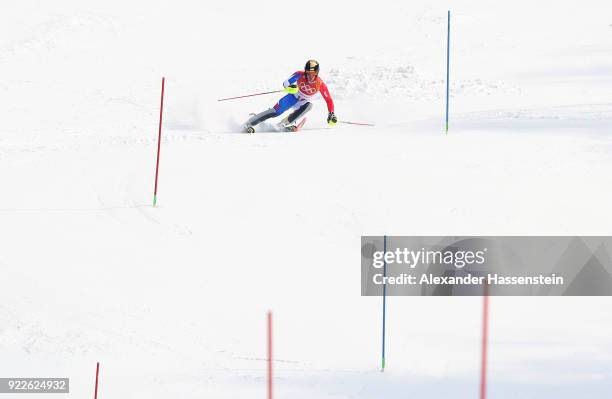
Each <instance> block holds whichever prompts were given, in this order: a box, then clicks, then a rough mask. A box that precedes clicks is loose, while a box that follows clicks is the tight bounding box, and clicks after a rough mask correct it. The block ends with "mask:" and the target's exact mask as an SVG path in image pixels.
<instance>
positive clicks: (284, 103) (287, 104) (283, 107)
mask: <svg viewBox="0 0 612 399" xmlns="http://www.w3.org/2000/svg"><path fill="white" fill-rule="evenodd" d="M296 102H297V98H296V97H295V96H294V95H293V94H287V95H286V96H285V97H283V98H281V99H280V100H279V101H278V103H276V105H274V107H272V108H270V109H267V110H265V111H263V112H260V113H259V114H257V115H253V116H252V117H250V118H249V120H248V121H247V123H246V125H247V127H252V126H255V125H258V124H260V123H261V122H263V121H265V120H266V119H270V118H274V117H276V116H279V115H281V114H282V113H283V112H285V111H287V110H288V109H289V108H291V107H293V105H295V103H296Z"/></svg>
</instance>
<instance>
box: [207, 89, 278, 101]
mask: <svg viewBox="0 0 612 399" xmlns="http://www.w3.org/2000/svg"><path fill="white" fill-rule="evenodd" d="M283 91H284V90H274V91H266V92H264V93H255V94H247V95H246V96H238V97H228V98H220V99H218V100H217V101H227V100H237V99H239V98H247V97H255V96H263V95H264V94H272V93H280V92H283Z"/></svg>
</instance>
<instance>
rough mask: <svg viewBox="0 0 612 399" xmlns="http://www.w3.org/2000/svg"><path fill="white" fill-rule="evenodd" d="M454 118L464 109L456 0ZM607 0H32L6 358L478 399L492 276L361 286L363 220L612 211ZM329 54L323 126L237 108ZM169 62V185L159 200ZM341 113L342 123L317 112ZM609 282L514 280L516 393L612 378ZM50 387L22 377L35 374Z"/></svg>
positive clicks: (10, 10)
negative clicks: (481, 282) (329, 107)
mask: <svg viewBox="0 0 612 399" xmlns="http://www.w3.org/2000/svg"><path fill="white" fill-rule="evenodd" d="M449 7H450V9H451V10H452V12H453V22H452V24H453V25H452V29H453V36H452V43H453V48H452V54H451V57H452V73H451V80H452V86H451V87H452V92H451V93H452V98H451V129H450V132H449V134H448V135H447V136H446V135H444V134H443V124H444V121H443V113H444V103H443V99H444V84H445V82H444V79H445V62H446V59H445V56H446V11H447V10H448V9H449ZM610 11H612V6H610V5H609V4H608V2H605V1H595V0H588V1H584V2H581V3H580V4H576V3H573V2H552V1H540V2H537V3H535V2H527V1H516V2H512V3H508V4H492V3H490V2H485V1H479V0H478V1H477V0H475V1H461V2H441V1H436V2H427V1H414V2H410V3H406V2H393V1H386V0H385V1H379V2H376V4H355V5H354V6H351V7H347V6H346V5H345V4H340V3H339V2H334V3H330V2H322V1H318V0H317V1H311V2H308V3H300V4H288V3H287V2H280V1H266V2H259V3H255V2H248V1H243V0H242V1H241V0H227V1H223V2H214V3H213V4H208V3H203V2H196V1H190V2H157V3H155V4H152V3H151V2H132V3H129V4H126V3H125V2H118V1H107V2H104V3H103V4H100V3H98V4H92V3H88V4H86V3H84V2H76V1H73V2H68V1H59V2H54V3H53V4H51V3H41V2H37V1H20V2H17V1H10V2H8V3H7V5H6V6H5V11H4V12H3V13H2V15H1V16H0V32H1V33H2V34H1V35H0V70H1V71H2V76H4V79H3V80H2V81H1V82H0V107H1V109H2V110H3V112H2V125H0V126H1V127H0V133H1V134H0V187H2V191H1V195H0V242H2V243H3V246H2V251H1V252H0V267H1V270H2V272H3V273H2V275H3V284H2V290H0V353H1V355H2V356H1V357H2V359H3V361H2V362H0V376H7V377H8V376H50V375H53V376H68V377H70V378H71V395H72V396H74V397H83V396H87V395H91V394H92V390H93V377H94V371H95V362H96V361H100V362H101V363H102V374H101V377H102V380H101V385H100V397H103V398H119V397H129V398H145V397H146V398H167V397H170V396H171V397H180V398H203V397H206V398H208V397H213V398H236V397H242V396H253V397H263V396H264V395H265V394H266V393H265V392H266V391H265V389H266V385H265V370H266V363H265V342H266V337H265V313H266V311H267V310H269V309H271V310H273V311H274V320H275V338H276V340H275V354H276V358H277V361H276V362H275V369H276V376H277V379H276V389H277V391H276V397H278V398H284V397H291V398H302V397H303V398H306V397H308V398H312V397H343V398H344V397H346V398H370V397H380V396H382V397H385V398H400V397H401V398H405V397H415V398H417V397H424V396H425V395H427V396H429V397H445V396H450V395H452V396H453V397H454V398H473V397H475V396H476V395H477V393H478V377H479V359H480V357H479V356H480V353H479V344H480V317H481V299H479V298H391V299H390V300H389V303H388V306H389V309H388V311H389V314H388V323H389V324H388V348H387V371H386V372H385V373H384V374H382V373H380V372H379V371H378V366H379V357H380V323H381V320H380V317H381V315H380V305H381V303H380V300H379V299H376V298H362V297H360V296H359V287H360V285H359V281H360V276H359V272H358V271H357V270H358V266H357V265H358V264H359V258H358V253H359V238H360V236H361V235H374V234H381V235H382V234H388V235H393V234H395V235H455V234H456V235H467V234H477V235H514V234H519V235H520V234H533V235H609V234H610V226H611V225H612V214H611V213H610V211H609V204H610V203H612V190H611V189H610V188H609V187H610V184H609V182H610V171H611V167H612V160H611V157H610V155H611V153H612V137H611V135H610V133H611V132H610V128H609V126H610V122H611V121H612V111H611V109H612V107H611V105H612V100H611V98H610V93H611V92H612V79H611V76H612V53H610V51H609V49H610V46H611V45H612V18H611V17H610V14H611V13H610ZM309 58H317V59H318V60H319V61H320V63H321V68H322V70H321V77H322V78H323V79H324V80H325V81H326V82H327V84H328V86H329V87H330V90H331V92H332V95H333V96H334V98H335V101H336V108H337V114H338V116H339V118H340V119H342V120H349V121H358V122H359V121H363V122H373V123H376V127H374V128H364V127H354V126H348V125H338V126H336V127H335V128H334V129H325V127H326V126H325V117H326V112H325V107H324V102H323V101H319V102H317V103H316V104H315V107H314V109H313V110H312V111H311V113H310V114H309V122H308V124H307V126H306V127H307V128H308V129H310V130H304V131H303V132H301V133H300V134H273V133H269V134H268V133H266V134H264V133H262V134H255V135H244V134H238V126H239V124H240V123H241V122H243V121H244V119H245V118H246V117H247V116H248V114H249V113H250V112H257V111H260V110H263V109H265V108H267V107H270V106H271V105H273V103H274V102H275V101H276V100H277V98H278V97H275V96H274V95H272V96H263V97H255V98H252V99H249V100H243V101H235V102H225V103H218V102H217V101H216V99H217V98H221V97H228V96H234V95H241V94H246V93H250V92H257V91H262V90H274V89H276V88H278V87H280V84H281V82H282V81H283V80H284V79H285V78H286V77H287V76H288V75H289V74H290V73H292V72H293V71H294V70H297V69H299V68H301V66H302V65H303V64H304V62H305V61H306V60H307V59H309ZM161 76H165V77H166V85H167V87H166V100H165V101H166V102H165V112H164V120H165V129H164V139H163V145H162V154H161V173H160V185H159V206H158V207H157V208H152V207H151V201H152V189H153V178H154V168H155V150H156V134H157V121H158V112H159V108H158V107H159V90H160V83H161V82H160V79H161ZM320 128H324V129H320ZM611 304H612V302H611V301H610V299H609V298H492V299H491V311H492V314H491V328H490V331H491V347H490V361H491V365H490V375H489V377H490V391H489V393H490V397H491V398H516V397H520V398H535V397H538V398H575V397H580V398H602V397H607V396H609V395H610V393H611V392H612V388H611V386H612V368H611V366H610V364H612V363H611V360H612V349H611V348H612V338H611V337H612V316H611V315H610V312H609V309H610V305H611ZM27 396H28V395H24V396H23V397H24V398H27Z"/></svg>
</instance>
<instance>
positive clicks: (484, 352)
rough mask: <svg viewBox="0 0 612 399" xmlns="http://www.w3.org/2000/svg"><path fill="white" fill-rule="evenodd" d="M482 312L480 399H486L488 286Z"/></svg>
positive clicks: (485, 286) (485, 288) (487, 286)
mask: <svg viewBox="0 0 612 399" xmlns="http://www.w3.org/2000/svg"><path fill="white" fill-rule="evenodd" d="M483 301H484V303H483V311H482V352H481V354H482V358H481V365H480V399H487V345H488V339H489V285H488V284H487V283H485V285H484V295H483Z"/></svg>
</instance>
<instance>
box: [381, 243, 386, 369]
mask: <svg viewBox="0 0 612 399" xmlns="http://www.w3.org/2000/svg"><path fill="white" fill-rule="evenodd" d="M383 253H384V254H386V253H387V236H384V238H383ZM383 277H387V261H386V260H385V256H384V255H383ZM386 321H387V282H386V281H385V282H384V284H383V323H382V368H381V370H380V371H385V328H386Z"/></svg>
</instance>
